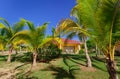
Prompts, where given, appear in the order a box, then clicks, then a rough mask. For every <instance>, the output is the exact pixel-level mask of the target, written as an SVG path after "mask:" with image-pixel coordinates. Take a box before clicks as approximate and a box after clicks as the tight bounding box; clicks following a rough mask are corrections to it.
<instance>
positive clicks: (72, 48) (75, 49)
mask: <svg viewBox="0 0 120 79" xmlns="http://www.w3.org/2000/svg"><path fill="white" fill-rule="evenodd" d="M80 44H81V43H80V42H79V41H76V40H71V39H65V38H61V43H60V44H58V47H59V48H60V49H62V50H63V54H78V53H79V51H80Z"/></svg>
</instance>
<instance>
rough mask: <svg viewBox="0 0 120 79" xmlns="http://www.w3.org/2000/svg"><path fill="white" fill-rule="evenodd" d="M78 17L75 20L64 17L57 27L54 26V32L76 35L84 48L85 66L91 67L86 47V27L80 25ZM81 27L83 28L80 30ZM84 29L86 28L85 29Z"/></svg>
mask: <svg viewBox="0 0 120 79" xmlns="http://www.w3.org/2000/svg"><path fill="white" fill-rule="evenodd" d="M79 20H80V18H76V21H74V20H72V19H65V20H62V21H61V22H60V24H59V25H58V27H57V28H56V33H59V34H60V33H62V34H63V35H66V34H67V36H68V38H72V37H73V36H75V35H77V36H78V37H79V39H81V40H82V42H83V44H84V48H85V56H86V59H87V62H86V63H87V67H92V62H91V59H90V56H89V54H88V48H87V43H86V40H87V35H88V34H87V33H86V30H87V28H86V27H85V26H82V25H81V24H80V22H79ZM82 29H84V30H83V31H82ZM85 29H86V30H85Z"/></svg>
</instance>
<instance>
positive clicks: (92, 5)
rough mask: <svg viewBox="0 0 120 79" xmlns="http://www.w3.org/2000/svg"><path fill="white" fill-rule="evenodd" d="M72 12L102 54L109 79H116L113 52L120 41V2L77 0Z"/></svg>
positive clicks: (119, 0)
mask: <svg viewBox="0 0 120 79" xmlns="http://www.w3.org/2000/svg"><path fill="white" fill-rule="evenodd" d="M72 12H73V16H75V17H76V18H80V21H81V24H82V25H84V26H86V27H87V28H88V30H87V33H89V35H90V37H91V38H93V39H94V41H96V43H97V45H98V47H99V49H101V51H102V52H103V53H104V55H105V59H106V67H107V70H108V72H109V74H110V79H118V76H117V72H116V69H115V64H114V51H115V48H116V43H117V41H119V40H120V28H119V27H120V0H77V5H76V6H75V7H74V8H73V10H72ZM82 30H83V29H82Z"/></svg>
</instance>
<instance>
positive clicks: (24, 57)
mask: <svg viewBox="0 0 120 79" xmlns="http://www.w3.org/2000/svg"><path fill="white" fill-rule="evenodd" d="M12 61H19V62H23V63H25V62H32V53H31V52H27V53H22V54H14V55H12Z"/></svg>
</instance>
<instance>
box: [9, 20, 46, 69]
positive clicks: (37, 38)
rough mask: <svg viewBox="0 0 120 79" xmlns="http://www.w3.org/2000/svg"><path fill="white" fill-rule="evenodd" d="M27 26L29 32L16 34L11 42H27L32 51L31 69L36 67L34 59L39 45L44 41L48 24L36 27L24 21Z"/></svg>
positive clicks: (24, 31)
mask: <svg viewBox="0 0 120 79" xmlns="http://www.w3.org/2000/svg"><path fill="white" fill-rule="evenodd" d="M24 21H25V23H26V24H27V26H28V27H29V30H23V31H21V32H19V33H17V34H16V35H15V36H14V37H13V38H12V39H11V40H13V39H14V38H18V39H22V40H26V41H27V42H29V45H30V46H31V47H32V51H33V64H32V67H35V66H36V64H37V63H36V59H37V53H38V49H39V47H40V45H41V44H42V42H43V40H44V39H45V31H46V27H47V25H48V23H44V24H43V25H42V26H37V27H35V25H34V24H33V23H32V22H30V21H27V20H24Z"/></svg>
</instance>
